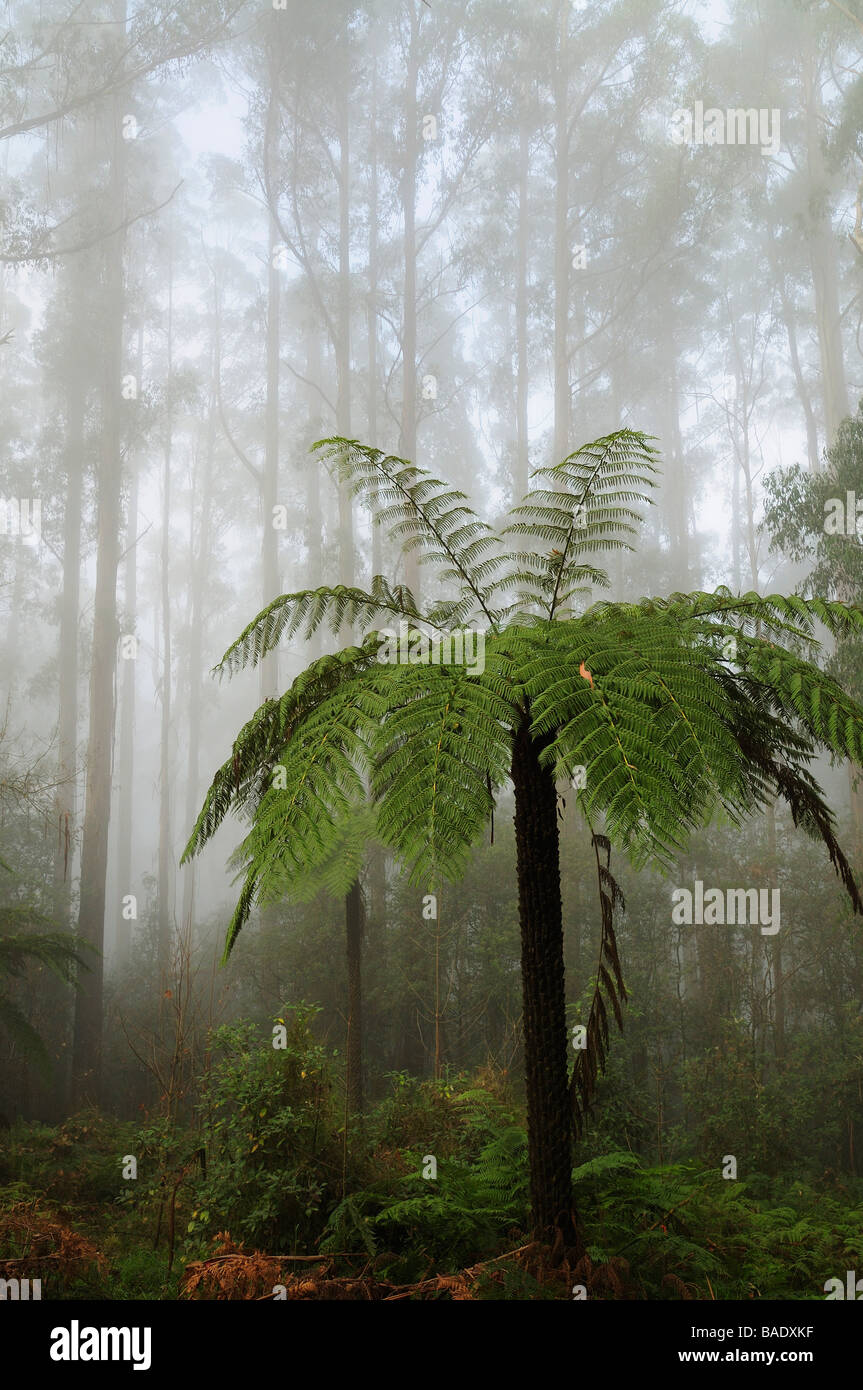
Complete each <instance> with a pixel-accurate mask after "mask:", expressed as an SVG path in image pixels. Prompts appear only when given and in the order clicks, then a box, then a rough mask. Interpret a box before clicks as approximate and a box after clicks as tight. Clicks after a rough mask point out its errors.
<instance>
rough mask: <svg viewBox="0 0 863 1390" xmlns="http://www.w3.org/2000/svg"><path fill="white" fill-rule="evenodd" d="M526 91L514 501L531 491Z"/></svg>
mask: <svg viewBox="0 0 863 1390" xmlns="http://www.w3.org/2000/svg"><path fill="white" fill-rule="evenodd" d="M526 105H527V98H526V93H523V95H522V110H521V113H520V119H519V131H518V247H517V253H516V290H515V295H516V298H515V342H516V349H515V350H516V385H515V435H516V443H515V477H514V479H513V483H514V486H513V493H514V499H513V500H514V501H515V502H516V503H518V502H520V501H521V499H522V497H524V495H525V493H526V492H527V490H528V479H529V471H530V454H529V444H528V426H527V403H528V390H529V381H528V370H529V369H528V355H527V343H528V338H527V259H528V258H527V246H528V233H529V225H530V224H529V218H530V207H529V203H528V174H529V171H530V134H529V131H528V123H527V112H526V110H525V109H524V108H525V107H526Z"/></svg>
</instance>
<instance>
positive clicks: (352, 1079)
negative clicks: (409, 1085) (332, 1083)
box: [345, 879, 364, 1115]
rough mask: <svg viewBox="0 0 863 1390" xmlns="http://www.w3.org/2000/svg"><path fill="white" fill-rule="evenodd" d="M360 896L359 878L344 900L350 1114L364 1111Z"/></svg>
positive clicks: (361, 913)
mask: <svg viewBox="0 0 863 1390" xmlns="http://www.w3.org/2000/svg"><path fill="white" fill-rule="evenodd" d="M363 917H364V913H363V894H362V889H361V887H360V881H359V879H357V880H356V882H355V883H354V884H353V885H352V886H351V888H350V889H349V890H348V894H347V897H346V898H345V941H346V945H347V959H348V1044H347V1079H346V1085H347V1102H348V1114H349V1115H361V1114H362V1112H363V979H362V950H363Z"/></svg>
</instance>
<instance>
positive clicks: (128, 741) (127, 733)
mask: <svg viewBox="0 0 863 1390" xmlns="http://www.w3.org/2000/svg"><path fill="white" fill-rule="evenodd" d="M137 362H138V365H137V371H136V377H135V380H136V382H137V389H138V391H139V392H140V390H141V383H142V378H143V375H144V324H143V319H141V320H140V321H139V324H138V351H137ZM131 475H132V476H131V481H130V484H129V502H128V506H127V508H126V563H125V566H124V573H123V624H124V632H125V633H126V634H127V635H128V636H133V635H134V633H135V627H136V623H137V613H138V469H137V467H136V463H135V460H134V459H133V460H132V462H131ZM137 669H138V663H137V660H134V659H131V658H127V659H125V660H124V661H123V662H122V665H121V667H120V681H121V686H120V737H119V767H120V775H119V796H118V799H117V885H118V888H119V892H120V896H121V898H122V897H124V896H125V895H126V894H127V893H131V891H132V829H133V817H134V794H133V793H134V778H135V691H136V684H135V673H136V671H137ZM192 823H194V822H192ZM133 932H134V926H133V921H132V919H128V918H125V917H123V916H122V914H120V917H119V920H118V922H117V960H118V964H119V965H120V966H121V967H122V966H123V965H128V964H129V962H130V960H131V955H132V939H133Z"/></svg>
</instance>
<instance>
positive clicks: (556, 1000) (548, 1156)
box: [512, 714, 577, 1246]
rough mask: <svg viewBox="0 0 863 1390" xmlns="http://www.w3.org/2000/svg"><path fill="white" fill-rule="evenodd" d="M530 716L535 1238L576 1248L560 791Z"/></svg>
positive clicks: (527, 980)
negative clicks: (544, 764) (546, 765)
mask: <svg viewBox="0 0 863 1390" xmlns="http://www.w3.org/2000/svg"><path fill="white" fill-rule="evenodd" d="M542 747H543V745H542V744H541V743H539V742H536V741H534V740H533V739H532V738H531V736H530V727H529V718H528V715H527V714H525V715H524V717H523V718H522V721H521V723H520V725H519V727H518V729H517V731H516V734H515V739H514V744H513V759H512V780H513V784H514V788H515V842H516V863H517V874H518V904H519V921H520V924H521V974H522V990H523V996H524V1005H523V1007H524V1013H523V1026H524V1069H525V1084H526V1089H527V1134H528V1151H529V1158H530V1199H531V1209H532V1221H533V1228H534V1232H535V1234H536V1236H537V1238H538V1239H545V1240H548V1239H551V1238H553V1237H554V1235H555V1233H556V1232H557V1231H560V1233H561V1234H562V1236H563V1239H564V1243H565V1244H566V1245H567V1246H571V1245H575V1244H576V1243H577V1238H576V1229H575V1213H574V1211H573V1201H572V1147H571V1144H572V1138H571V1136H572V1130H571V1112H570V1104H569V1085H568V1077H567V1047H566V1036H567V1035H566V993H565V986H564V965H563V914H562V905H561V896H560V848H559V839H558V823H557V791H556V788H555V784H554V776H553V774H552V773H551V772H550V771H549V770H548V769H545V768H542V767H541V766H540V763H539V755H540V752H541V751H542Z"/></svg>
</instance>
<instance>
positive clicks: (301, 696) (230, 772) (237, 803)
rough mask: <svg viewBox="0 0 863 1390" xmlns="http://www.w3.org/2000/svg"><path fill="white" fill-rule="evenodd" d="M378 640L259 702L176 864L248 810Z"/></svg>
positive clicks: (313, 668) (315, 665)
mask: <svg viewBox="0 0 863 1390" xmlns="http://www.w3.org/2000/svg"><path fill="white" fill-rule="evenodd" d="M378 646H379V643H378V639H377V638H376V637H375V636H374V635H371V636H369V637H368V638H367V639H366V640H365V641H364V642H363V645H362V646H360V647H347V648H345V650H344V651H341V652H337V653H336V654H335V655H328V656H322V657H319V658H318V659H317V660H316V661H313V662H312V663H311V664H310V665H309V666H307V667H306V669H305V670H304V671H302V672H301V673H300V675H299V676H297V678H296V680H295V681H294V682H293V684H292V685H291V686H290V688H289V689H288V690H287V691H286V692H285V694H284V695H282V696H280V697H279V699H277V700H265V701H264V703H263V704H262V705H261V706H260V708H259V709H257V710H256V711H255V713H254V714H253V715H252V718H251V719H250V720H249V721H248V723H247V724H245V725H244V726H243V728H242V729H241V730H240V733H239V735H238V736H237V739H236V740H235V742H234V746H233V748H232V750H231V755H230V757H229V758H228V759H227V760H226V761H225V762H224V763H223V764H222V766H221V767H220V768H219V770H218V772H217V773H216V775H215V776H214V778H213V781H212V783H211V785H210V787H209V789H208V791H207V794H206V796H205V798H204V804H203V806H202V807H201V810H200V812H199V814H198V819H197V821H196V822H195V827H194V829H193V831H192V834H191V835H190V837H189V843H188V844H187V845H186V848H185V850H184V851H183V857H182V859H181V860H180V863H181V864H185V863H187V862H188V861H189V860H190V859H191V858H192V857H193V855H195V854H198V853H200V851H201V850H202V849H203V847H204V845H205V844H206V843H207V841H208V840H211V839H212V837H213V835H215V833H216V831H217V830H218V828H219V826H220V825H221V824H222V821H223V820H224V819H225V816H226V815H227V814H228V812H229V811H234V812H244V811H247V810H249V809H253V808H254V807H255V806H256V805H257V804H258V802H259V801H260V799H261V796H262V795H263V793H264V791H265V790H266V787H267V782H268V778H269V775H270V770H271V768H272V766H273V764H274V763H275V762H276V761H277V760H278V757H279V754H280V752H281V750H282V749H283V748H284V747H285V744H286V743H287V742H288V740H289V739H290V737H291V734H292V732H293V731H294V730H295V729H296V728H297V727H298V726H299V724H300V723H301V721H302V720H303V719H304V718H305V717H306V715H307V714H309V713H310V712H311V711H313V710H314V709H315V708H316V707H317V706H318V705H319V704H320V703H321V701H323V700H325V699H326V698H327V697H328V696H329V695H330V694H331V693H332V692H333V691H335V690H337V689H338V687H339V686H340V685H342V684H343V683H344V682H346V681H349V680H351V679H352V678H353V677H354V676H355V675H357V674H358V673H359V672H360V671H364V670H367V669H368V668H369V667H370V666H376V665H377V660H376V659H377V652H378Z"/></svg>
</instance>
